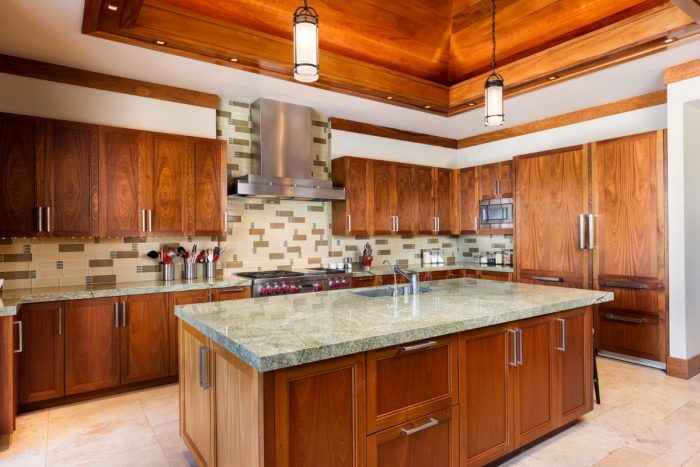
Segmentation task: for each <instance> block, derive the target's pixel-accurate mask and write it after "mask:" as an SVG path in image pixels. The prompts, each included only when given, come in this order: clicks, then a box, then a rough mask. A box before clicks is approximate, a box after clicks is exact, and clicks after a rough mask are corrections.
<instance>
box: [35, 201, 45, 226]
mask: <svg viewBox="0 0 700 467" xmlns="http://www.w3.org/2000/svg"><path fill="white" fill-rule="evenodd" d="M41 210H42V208H41V207H38V208H36V231H37V232H43V231H44V216H42V215H41Z"/></svg>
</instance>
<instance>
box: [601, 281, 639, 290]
mask: <svg viewBox="0 0 700 467" xmlns="http://www.w3.org/2000/svg"><path fill="white" fill-rule="evenodd" d="M602 285H603V287H617V288H618V289H635V290H639V289H643V288H644V284H640V283H639V282H615V281H606V282H603V284H602Z"/></svg>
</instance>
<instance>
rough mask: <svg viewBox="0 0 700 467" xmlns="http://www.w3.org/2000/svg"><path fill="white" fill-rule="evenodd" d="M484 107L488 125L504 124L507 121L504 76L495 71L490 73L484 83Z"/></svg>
mask: <svg viewBox="0 0 700 467" xmlns="http://www.w3.org/2000/svg"><path fill="white" fill-rule="evenodd" d="M484 109H485V111H486V116H485V118H484V124H485V125H486V126H497V125H503V123H504V122H505V118H504V113H503V78H502V77H501V75H499V74H497V73H494V74H491V75H489V77H488V78H487V79H486V84H485V85H484Z"/></svg>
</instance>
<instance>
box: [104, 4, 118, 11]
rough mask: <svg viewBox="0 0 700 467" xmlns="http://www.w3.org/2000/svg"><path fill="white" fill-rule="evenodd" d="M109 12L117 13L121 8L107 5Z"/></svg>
mask: <svg viewBox="0 0 700 467" xmlns="http://www.w3.org/2000/svg"><path fill="white" fill-rule="evenodd" d="M107 9H108V10H112V11H117V10H118V9H119V7H118V6H117V5H107Z"/></svg>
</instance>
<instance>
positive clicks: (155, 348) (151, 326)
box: [119, 294, 170, 384]
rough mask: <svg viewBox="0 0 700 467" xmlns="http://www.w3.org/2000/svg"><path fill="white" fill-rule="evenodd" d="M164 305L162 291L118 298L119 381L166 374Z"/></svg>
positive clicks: (168, 362)
mask: <svg viewBox="0 0 700 467" xmlns="http://www.w3.org/2000/svg"><path fill="white" fill-rule="evenodd" d="M167 304H168V302H167V296H166V295H165V294H147V295H131V296H128V297H122V298H121V300H120V304H119V305H120V308H121V320H122V321H121V326H122V328H121V335H120V349H121V361H120V370H121V379H120V383H121V384H129V383H136V382H140V381H148V380H154V379H159V378H164V377H166V376H168V374H169V372H170V367H169V364H170V361H169V357H170V355H169V353H168V308H167Z"/></svg>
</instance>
